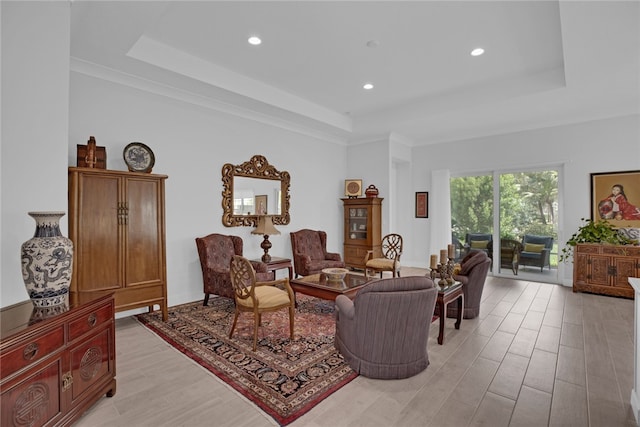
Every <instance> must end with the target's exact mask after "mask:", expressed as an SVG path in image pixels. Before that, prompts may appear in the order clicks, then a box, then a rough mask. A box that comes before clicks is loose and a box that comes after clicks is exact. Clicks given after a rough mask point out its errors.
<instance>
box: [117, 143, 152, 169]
mask: <svg viewBox="0 0 640 427" xmlns="http://www.w3.org/2000/svg"><path fill="white" fill-rule="evenodd" d="M122 156H123V157H124V162H125V163H126V164H127V167H128V168H129V172H145V173H150V172H151V169H153V165H154V164H155V163H156V158H155V156H154V155H153V151H151V148H149V147H147V146H146V145H145V144H143V143H142V142H132V143H130V144H128V145H127V146H126V147H124V150H123V152H122Z"/></svg>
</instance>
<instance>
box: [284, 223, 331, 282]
mask: <svg viewBox="0 0 640 427" xmlns="http://www.w3.org/2000/svg"><path fill="white" fill-rule="evenodd" d="M290 234H291V251H292V252H293V268H294V270H295V272H296V277H298V276H309V275H311V274H318V273H320V272H321V271H322V269H323V268H344V262H343V261H342V258H341V256H340V254H338V253H332V252H327V233H325V232H324V231H316V230H309V229H304V230H299V231H294V232H293V233H290Z"/></svg>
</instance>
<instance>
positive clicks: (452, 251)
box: [449, 245, 456, 259]
mask: <svg viewBox="0 0 640 427" xmlns="http://www.w3.org/2000/svg"><path fill="white" fill-rule="evenodd" d="M455 257H456V248H455V246H453V245H449V258H451V259H453V258H455Z"/></svg>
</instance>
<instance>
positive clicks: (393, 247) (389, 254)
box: [364, 234, 402, 278]
mask: <svg viewBox="0 0 640 427" xmlns="http://www.w3.org/2000/svg"><path fill="white" fill-rule="evenodd" d="M381 250H382V257H381V258H374V254H373V251H367V255H366V256H365V258H364V264H365V267H364V275H365V277H369V271H373V272H374V274H375V273H376V272H379V273H380V278H382V272H383V271H391V273H392V277H396V276H397V277H400V257H401V256H402V236H401V235H399V234H387V235H386V236H384V237H383V238H382V242H381Z"/></svg>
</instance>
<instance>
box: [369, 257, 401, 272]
mask: <svg viewBox="0 0 640 427" xmlns="http://www.w3.org/2000/svg"><path fill="white" fill-rule="evenodd" d="M367 267H368V268H375V269H377V270H393V260H392V259H386V258H374V259H370V260H369V261H367ZM398 267H400V264H398Z"/></svg>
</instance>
